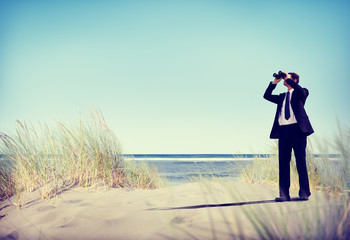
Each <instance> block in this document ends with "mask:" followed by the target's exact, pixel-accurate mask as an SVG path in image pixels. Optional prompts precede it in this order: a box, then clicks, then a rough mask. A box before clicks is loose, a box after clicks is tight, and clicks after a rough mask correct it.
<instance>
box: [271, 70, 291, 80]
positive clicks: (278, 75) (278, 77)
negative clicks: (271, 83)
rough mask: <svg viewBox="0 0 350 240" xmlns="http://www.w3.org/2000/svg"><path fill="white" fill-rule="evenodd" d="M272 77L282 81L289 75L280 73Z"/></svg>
mask: <svg viewBox="0 0 350 240" xmlns="http://www.w3.org/2000/svg"><path fill="white" fill-rule="evenodd" d="M272 76H273V77H275V78H276V79H280V78H285V77H286V76H287V75H286V74H285V73H283V72H282V71H279V72H278V73H274V74H273V75H272Z"/></svg>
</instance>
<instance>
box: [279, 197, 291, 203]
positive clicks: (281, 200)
mask: <svg viewBox="0 0 350 240" xmlns="http://www.w3.org/2000/svg"><path fill="white" fill-rule="evenodd" d="M286 201H290V197H277V198H276V199H275V202H286Z"/></svg>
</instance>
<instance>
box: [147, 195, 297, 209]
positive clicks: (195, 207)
mask: <svg viewBox="0 0 350 240" xmlns="http://www.w3.org/2000/svg"><path fill="white" fill-rule="evenodd" d="M298 201H302V200H300V199H299V198H291V199H290V201H289V202H298ZM263 203H281V202H276V201H275V200H262V201H251V202H237V203H221V204H202V205H193V206H184V207H164V208H150V209H147V210H179V209H198V208H215V207H232V206H243V205H253V204H263ZM283 203H285V202H283Z"/></svg>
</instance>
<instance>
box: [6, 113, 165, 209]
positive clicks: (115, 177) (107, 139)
mask: <svg viewBox="0 0 350 240" xmlns="http://www.w3.org/2000/svg"><path fill="white" fill-rule="evenodd" d="M17 123H18V125H17V129H16V133H15V134H13V135H11V136H10V135H7V134H5V133H1V134H0V138H1V149H0V152H1V153H2V154H3V155H2V156H3V159H2V160H1V161H0V173H1V177H0V197H1V198H7V199H10V197H11V196H12V195H16V196H17V202H16V203H14V204H16V205H17V206H18V207H20V206H21V205H22V201H23V199H24V198H23V194H25V193H26V192H31V191H33V190H35V189H38V192H39V193H40V198H41V199H50V198H52V197H54V196H56V195H57V194H59V193H60V192H62V191H64V190H67V189H70V188H72V187H75V186H83V187H90V188H91V187H94V186H97V185H101V184H103V185H105V186H107V187H113V188H117V187H130V188H147V189H152V188H157V187H159V186H160V184H161V182H162V181H161V179H160V177H159V175H158V172H157V171H156V169H154V168H150V167H148V165H142V166H140V165H137V164H135V163H134V162H133V161H132V160H125V159H124V158H123V154H122V151H121V147H120V143H119V141H118V138H117V137H116V135H115V134H114V133H113V132H112V131H111V130H110V128H109V127H108V126H107V124H106V121H105V119H104V117H103V115H102V114H101V112H99V111H97V110H95V109H91V110H90V114H89V117H87V118H84V119H82V118H81V117H80V119H79V121H78V123H77V124H75V125H73V124H70V125H68V124H65V123H62V122H59V121H56V123H55V125H54V127H49V126H48V125H47V124H39V125H38V126H34V125H33V124H32V123H29V124H27V123H25V122H20V121H17Z"/></svg>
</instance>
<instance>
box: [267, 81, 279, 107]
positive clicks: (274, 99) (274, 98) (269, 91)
mask: <svg viewBox="0 0 350 240" xmlns="http://www.w3.org/2000/svg"><path fill="white" fill-rule="evenodd" d="M275 80H276V79H275ZM275 80H274V81H273V82H270V84H269V86H268V87H267V89H266V91H265V93H264V98H265V99H266V100H268V101H270V102H273V103H276V104H277V103H278V95H273V94H272V91H273V90H274V89H275V88H276V86H277V83H278V82H279V81H280V80H279V81H277V82H276V81H275Z"/></svg>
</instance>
